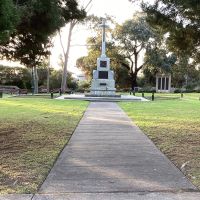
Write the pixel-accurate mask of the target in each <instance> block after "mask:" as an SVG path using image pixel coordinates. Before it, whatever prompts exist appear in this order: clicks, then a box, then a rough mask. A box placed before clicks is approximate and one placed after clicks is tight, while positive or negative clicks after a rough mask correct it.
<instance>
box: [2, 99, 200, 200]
mask: <svg viewBox="0 0 200 200" xmlns="http://www.w3.org/2000/svg"><path fill="white" fill-rule="evenodd" d="M29 198H30V197H28V196H27V198H26V199H25V198H24V200H29ZM5 199H6V198H5ZM31 199H32V200H108V199H109V200H132V199H134V200H144V199H145V200H186V199H187V200H197V199H200V193H198V192H197V190H196V188H195V187H194V186H193V185H192V184H191V183H190V182H189V181H188V180H187V179H186V177H185V176H184V175H183V174H182V172H181V171H179V170H178V169H177V168H176V167H175V166H174V165H173V164H172V163H171V162H170V161H169V160H168V159H167V158H166V156H164V155H163V154H162V153H161V152H160V151H159V150H158V149H157V148H156V147H155V145H154V144H153V143H152V142H151V141H150V140H149V139H148V138H147V137H146V136H145V135H144V134H143V133H142V131H141V130H140V129H139V128H138V127H137V126H135V125H134V124H133V123H132V121H131V120H130V119H129V118H128V116H127V115H126V114H125V113H124V112H123V111H122V110H121V108H119V106H118V105H117V104H116V103H110V102H109V103H103V102H101V103H100V102H96V103H94V102H93V103H90V105H89V107H88V109H87V111H86V113H85V115H84V116H83V118H82V120H81V121H80V123H79V125H78V127H77V128H76V130H75V132H74V134H73V136H72V138H71V140H70V142H69V144H68V145H67V146H66V147H65V149H64V150H63V152H62V153H61V155H60V157H59V158H58V160H57V162H56V163H55V165H54V167H53V169H52V170H51V172H50V174H49V175H48V177H47V179H46V181H45V182H44V183H43V185H42V186H41V188H40V190H39V193H38V194H36V195H33V196H32V197H31ZM0 200H3V199H2V198H0Z"/></svg>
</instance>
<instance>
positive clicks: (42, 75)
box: [0, 66, 77, 90]
mask: <svg viewBox="0 0 200 200" xmlns="http://www.w3.org/2000/svg"><path fill="white" fill-rule="evenodd" d="M37 71H38V78H39V86H44V87H46V85H47V69H46V68H44V67H39V68H38V70H37ZM68 74H69V78H68V79H67V84H68V85H69V88H70V89H76V87H77V83H76V81H75V80H74V79H73V77H72V75H71V73H69V72H68ZM61 79H62V70H55V69H53V68H51V69H50V89H55V88H60V82H61ZM31 81H32V70H31V69H27V68H22V67H6V66H0V85H10V86H18V87H19V88H21V89H29V90H30V89H31Z"/></svg>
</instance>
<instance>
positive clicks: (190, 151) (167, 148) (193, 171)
mask: <svg viewBox="0 0 200 200" xmlns="http://www.w3.org/2000/svg"><path fill="white" fill-rule="evenodd" d="M156 96H157V98H156V100H155V101H154V102H152V101H150V102H142V103H141V102H132V103H120V106H121V107H122V108H123V109H124V110H125V112H126V113H127V114H128V115H129V117H130V118H132V119H133V121H134V122H135V123H136V124H137V125H138V126H139V127H140V128H141V129H142V130H143V131H144V132H145V133H146V134H147V135H148V136H149V137H150V138H151V139H152V140H153V142H154V143H155V144H156V145H157V146H158V147H159V148H160V149H161V151H162V152H164V153H165V154H166V155H167V156H168V157H169V158H170V159H171V160H172V162H173V163H174V164H175V165H176V166H178V167H179V168H181V166H182V165H183V164H184V163H187V164H186V166H185V167H184V168H183V170H182V171H183V172H184V173H185V174H186V175H187V176H188V178H189V179H190V180H191V181H192V182H193V183H194V184H195V185H196V186H198V187H199V188H200V101H199V100H198V98H199V96H200V94H184V98H183V99H180V98H178V97H180V94H172V95H170V94H169V95H167V96H168V98H162V97H164V96H165V97H166V94H163V95H160V94H156ZM174 97H177V98H174Z"/></svg>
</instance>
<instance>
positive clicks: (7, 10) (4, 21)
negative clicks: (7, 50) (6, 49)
mask: <svg viewBox="0 0 200 200" xmlns="http://www.w3.org/2000/svg"><path fill="white" fill-rule="evenodd" d="M18 20H19V15H18V13H17V9H16V8H15V5H14V3H13V1H12V0H0V44H1V43H4V42H5V41H6V40H8V39H9V36H10V34H11V33H12V32H13V31H14V30H15V27H16V25H17V22H18Z"/></svg>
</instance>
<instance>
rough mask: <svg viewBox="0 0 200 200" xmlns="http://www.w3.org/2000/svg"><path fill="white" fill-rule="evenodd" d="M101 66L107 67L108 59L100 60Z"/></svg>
mask: <svg viewBox="0 0 200 200" xmlns="http://www.w3.org/2000/svg"><path fill="white" fill-rule="evenodd" d="M100 67H104V68H106V67H107V61H102V60H101V61H100Z"/></svg>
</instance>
